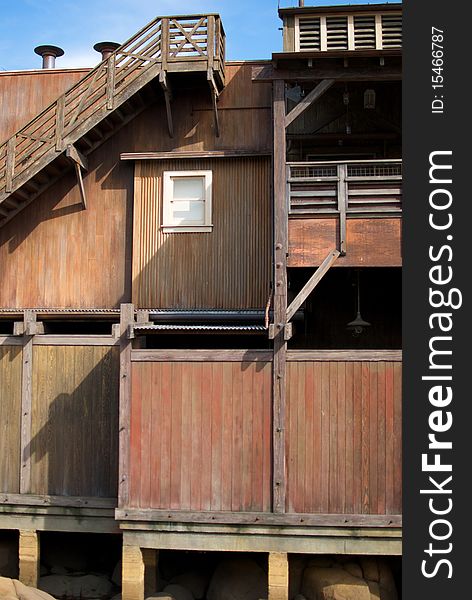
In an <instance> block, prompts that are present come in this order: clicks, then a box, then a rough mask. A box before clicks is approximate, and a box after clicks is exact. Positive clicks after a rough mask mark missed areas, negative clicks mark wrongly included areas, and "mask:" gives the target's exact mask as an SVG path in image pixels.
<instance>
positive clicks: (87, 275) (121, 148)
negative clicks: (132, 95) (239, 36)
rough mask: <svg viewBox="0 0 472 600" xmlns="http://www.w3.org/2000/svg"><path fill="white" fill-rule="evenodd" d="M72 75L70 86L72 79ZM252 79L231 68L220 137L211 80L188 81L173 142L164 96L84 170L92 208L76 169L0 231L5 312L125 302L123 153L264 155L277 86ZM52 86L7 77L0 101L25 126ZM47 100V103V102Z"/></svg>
mask: <svg viewBox="0 0 472 600" xmlns="http://www.w3.org/2000/svg"><path fill="white" fill-rule="evenodd" d="M74 73H75V75H74ZM74 73H72V74H71V77H70V85H72V84H73V83H74V82H75V81H76V79H74V77H75V76H76V72H75V71H74ZM81 74H82V75H83V73H81ZM251 74H252V64H247V65H244V64H233V65H227V68H226V81H227V86H226V88H225V90H224V92H223V93H222V95H221V99H220V101H219V103H218V107H219V111H220V126H221V135H220V137H216V135H215V131H214V124H213V111H212V107H211V101H210V94H209V91H208V85H207V82H206V80H205V79H204V80H203V81H202V82H200V84H196V85H194V82H192V83H191V84H190V85H191V86H193V87H192V89H191V90H189V89H186V90H182V89H178V90H176V92H175V97H174V101H173V103H172V111H173V117H174V129H175V131H174V137H173V138H171V137H170V136H169V133H168V130H167V118H166V109H165V103H164V99H163V95H161V94H160V93H159V94H158V99H157V101H156V102H155V103H153V104H151V105H150V106H149V108H147V109H146V110H144V111H143V112H142V113H141V114H140V115H139V116H137V117H136V118H135V119H134V120H133V121H132V122H131V123H129V124H128V125H126V126H125V127H123V128H122V129H120V130H119V131H118V132H117V133H116V134H115V135H114V136H113V137H112V138H110V139H109V140H108V141H107V142H105V143H104V145H102V146H101V147H100V148H98V149H97V150H96V151H95V152H93V153H92V154H91V155H90V156H89V170H88V171H87V172H86V173H84V185H85V192H86V196H87V210H83V207H82V204H81V199H80V194H79V190H78V186H77V182H76V178H75V175H74V173H73V172H71V173H69V174H68V175H65V176H64V177H63V178H62V179H61V180H60V181H59V182H58V183H57V184H55V185H54V186H52V187H51V188H49V189H48V190H47V191H46V192H44V193H43V194H42V195H41V196H40V197H38V198H37V199H36V200H35V201H34V202H33V203H32V204H31V205H30V206H28V207H27V208H25V209H24V210H23V211H22V212H21V213H20V214H19V215H18V216H17V217H15V218H14V219H12V221H11V222H9V223H7V224H6V225H5V226H4V227H3V228H2V229H0V279H1V281H2V285H1V286H0V307H20V308H31V307H66V308H67V307H80V308H93V307H98V308H101V307H105V308H106V307H118V306H119V304H120V303H121V302H129V301H130V300H131V283H132V274H131V256H132V240H131V236H132V228H133V223H132V208H133V164H132V163H129V162H128V163H123V162H122V161H121V160H120V153H122V152H147V151H156V150H159V151H179V150H192V151H206V150H221V149H228V148H231V149H232V150H247V151H267V150H268V149H270V144H271V128H270V110H271V109H270V89H271V88H270V84H268V85H266V84H260V83H257V84H256V83H254V84H253V83H252V81H251ZM2 77H5V76H2V75H0V89H2V88H1V82H2V81H3V79H2ZM9 77H10V76H9ZM64 77H65V75H64ZM183 79H184V80H185V76H183ZM5 81H6V80H5ZM53 81H55V76H54V75H51V76H50V77H48V75H47V74H43V73H33V74H31V75H30V76H28V77H26V76H24V77H18V81H17V80H14V76H13V75H11V80H9V83H8V84H5V86H4V87H5V89H3V92H2V96H1V99H2V102H3V98H5V97H7V96H8V104H9V106H10V108H11V106H15V107H17V108H18V109H19V110H18V119H17V121H16V125H18V126H21V125H22V124H24V123H25V122H26V121H27V120H28V119H29V118H31V113H33V114H36V112H38V111H40V110H41V108H43V107H44V104H45V103H47V101H49V100H50V99H51V94H53V93H55V92H52V91H51V92H48V89H49V86H51V87H53V83H52V82H53ZM68 82H69V79H68V80H67V83H68ZM61 86H62V87H61ZM61 86H58V87H57V94H56V95H59V93H61V92H63V91H64V87H69V85H66V82H63V83H62V84H61ZM7 88H8V93H7V91H6V89H7ZM33 88H34V90H35V91H34V94H33V92H32V91H31V93H30V92H28V93H27V94H26V96H25V97H23V96H22V90H23V89H24V90H27V91H28V90H33ZM43 96H44V97H45V98H47V101H46V100H44V101H42V97H43ZM28 98H29V99H30V100H31V104H30V105H28V106H26V105H27V104H28ZM0 104H1V103H0ZM0 110H3V106H2V107H0ZM12 126H13V125H11V124H9V125H8V126H5V129H3V127H2V124H1V119H0V138H3V139H6V138H7V137H8V135H9V134H11V133H12V131H11V128H12ZM2 132H3V135H2ZM243 252H245V249H243ZM222 258H224V259H225V260H226V257H222ZM18 273H21V274H22V277H18ZM264 302H265V301H264Z"/></svg>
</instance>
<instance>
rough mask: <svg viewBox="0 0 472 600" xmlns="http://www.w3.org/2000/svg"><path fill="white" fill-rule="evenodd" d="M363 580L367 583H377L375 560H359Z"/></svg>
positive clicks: (377, 570) (377, 568) (377, 571)
mask: <svg viewBox="0 0 472 600" xmlns="http://www.w3.org/2000/svg"><path fill="white" fill-rule="evenodd" d="M360 563H361V567H362V572H363V573H364V579H367V580H368V581H376V582H377V583H379V581H380V575H379V563H378V561H377V559H376V558H361V559H360Z"/></svg>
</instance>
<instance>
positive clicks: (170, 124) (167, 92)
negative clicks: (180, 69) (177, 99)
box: [159, 69, 174, 138]
mask: <svg viewBox="0 0 472 600" xmlns="http://www.w3.org/2000/svg"><path fill="white" fill-rule="evenodd" d="M159 83H160V84H161V88H162V89H163V91H164V99H165V101H166V113H167V128H168V130H169V135H170V137H171V138H173V137H174V121H173V119H172V107H171V102H172V98H173V95H172V88H171V87H170V83H169V79H168V77H167V71H166V70H165V69H162V70H161V71H160V73H159Z"/></svg>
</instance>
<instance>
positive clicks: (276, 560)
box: [269, 552, 289, 600]
mask: <svg viewBox="0 0 472 600" xmlns="http://www.w3.org/2000/svg"><path fill="white" fill-rule="evenodd" d="M288 577H289V565H288V557H287V554H286V553H285V552H270V553H269V600H288V594H289V589H288Z"/></svg>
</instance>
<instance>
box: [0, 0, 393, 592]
mask: <svg viewBox="0 0 472 600" xmlns="http://www.w3.org/2000/svg"><path fill="white" fill-rule="evenodd" d="M280 17H281V18H282V20H283V31H284V49H283V52H281V53H276V54H273V55H272V58H271V59H270V60H266V61H259V62H227V61H225V32H224V29H223V25H222V23H221V19H220V17H219V16H218V15H214V14H208V15H190V16H183V17H175V18H168V17H163V18H157V19H156V20H155V21H153V22H151V23H150V24H148V25H147V26H146V27H144V28H143V29H142V30H141V31H140V32H138V33H137V34H136V35H135V36H133V38H131V39H130V40H129V41H128V42H126V43H125V44H123V45H122V46H120V47H119V48H118V49H116V50H115V51H114V52H112V53H111V54H110V55H109V56H108V57H106V58H105V59H104V60H103V61H102V62H101V63H100V64H99V65H98V66H97V67H96V68H95V69H93V70H89V69H82V70H73V69H71V70H61V69H55V70H51V69H47V70H38V71H18V72H5V73H0V127H1V130H0V137H1V138H2V139H3V140H5V141H4V143H2V144H1V145H0V270H1V271H0V278H1V282H2V284H1V286H0V359H1V360H0V381H1V386H0V428H1V435H0V529H14V530H19V531H20V538H19V539H20V545H19V552H20V575H21V577H22V579H23V581H25V582H30V583H35V582H36V580H37V568H38V553H39V541H38V532H43V531H68V532H74V531H90V532H102V533H115V534H118V533H119V534H120V535H122V537H123V598H124V600H134V599H139V598H142V597H143V593H144V591H143V590H144V587H143V586H144V571H145V563H147V562H150V563H152V561H153V560H154V558H153V557H154V554H155V552H156V551H157V550H159V549H180V550H206V551H245V552H246V551H247V552H264V553H268V555H269V565H270V564H271V561H272V564H273V565H274V564H275V562H274V561H278V562H277V564H278V565H279V566H280V564H281V565H282V567H281V572H282V573H287V556H288V555H289V554H290V553H306V554H362V555H365V554H372V555H387V556H394V555H399V554H400V553H401V334H400V331H401V312H400V301H401V300H400V285H401V281H400V276H399V273H400V267H401V206H402V200H401V196H402V191H401V180H402V175H401V172H402V162H401V115H400V110H401V7H400V5H398V4H393V5H392V4H389V5H383V4H381V5H366V6H342V7H338V6H336V7H331V8H328V7H323V8H313V7H297V8H292V9H281V10H280ZM361 311H362V312H361ZM364 319H365V320H364ZM284 569H285V570H284ZM270 573H271V569H269V578H270ZM284 582H285V583H284ZM287 585H288V583H287V575H286V574H285V575H284V576H283V577H282V584H277V586H275V587H274V586H272V587H271V581H269V590H271V589H272V592H270V594H269V595H270V596H271V594H273V598H275V597H277V598H279V597H280V598H287V594H288V591H287ZM284 586H285V587H284ZM274 590H276V591H274ZM277 594H279V595H277ZM280 594H281V595H280Z"/></svg>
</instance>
